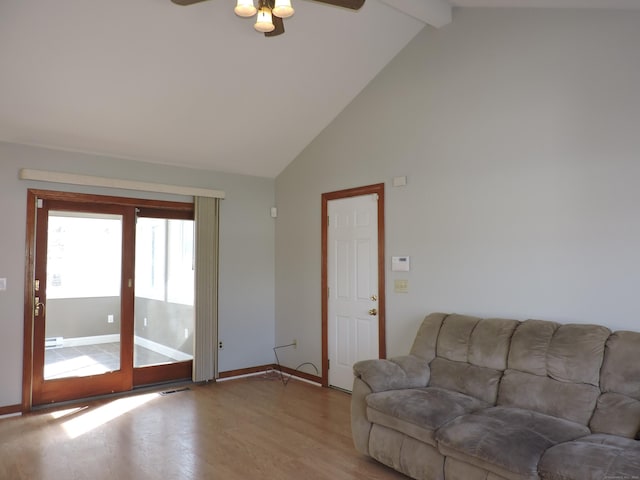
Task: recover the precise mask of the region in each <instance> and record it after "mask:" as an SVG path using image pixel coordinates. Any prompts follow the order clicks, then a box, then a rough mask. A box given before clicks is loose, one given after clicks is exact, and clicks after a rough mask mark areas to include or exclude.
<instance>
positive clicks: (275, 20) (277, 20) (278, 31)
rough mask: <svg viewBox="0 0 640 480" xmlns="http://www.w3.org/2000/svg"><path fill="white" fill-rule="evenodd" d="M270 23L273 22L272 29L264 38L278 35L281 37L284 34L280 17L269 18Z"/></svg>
mask: <svg viewBox="0 0 640 480" xmlns="http://www.w3.org/2000/svg"><path fill="white" fill-rule="evenodd" d="M271 21H272V22H273V25H274V27H276V28H274V29H273V30H271V31H270V32H265V34H264V36H265V37H276V36H278V35H282V34H283V33H284V22H283V21H282V19H281V18H280V17H276V16H275V15H272V16H271Z"/></svg>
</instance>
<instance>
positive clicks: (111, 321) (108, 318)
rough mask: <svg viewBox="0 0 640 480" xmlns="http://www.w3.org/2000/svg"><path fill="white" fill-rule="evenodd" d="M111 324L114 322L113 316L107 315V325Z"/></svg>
mask: <svg viewBox="0 0 640 480" xmlns="http://www.w3.org/2000/svg"><path fill="white" fill-rule="evenodd" d="M113 322H114V320H113V315H111V314H109V315H107V323H113Z"/></svg>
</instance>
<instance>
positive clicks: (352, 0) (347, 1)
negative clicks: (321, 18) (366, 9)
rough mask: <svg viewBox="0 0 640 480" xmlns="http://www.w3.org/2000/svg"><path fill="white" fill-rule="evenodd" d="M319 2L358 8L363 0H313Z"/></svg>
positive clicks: (352, 8)
mask: <svg viewBox="0 0 640 480" xmlns="http://www.w3.org/2000/svg"><path fill="white" fill-rule="evenodd" d="M315 1H316V2H320V3H328V4H329V5H335V6H336V7H342V8H350V9H351V10H359V9H360V7H362V5H364V0H315Z"/></svg>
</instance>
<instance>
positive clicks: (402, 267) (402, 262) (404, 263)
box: [391, 257, 409, 272]
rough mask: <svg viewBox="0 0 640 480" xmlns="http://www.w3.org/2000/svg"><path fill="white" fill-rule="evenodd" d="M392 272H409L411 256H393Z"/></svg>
mask: <svg viewBox="0 0 640 480" xmlns="http://www.w3.org/2000/svg"><path fill="white" fill-rule="evenodd" d="M391 271H392V272H408V271H409V257H391Z"/></svg>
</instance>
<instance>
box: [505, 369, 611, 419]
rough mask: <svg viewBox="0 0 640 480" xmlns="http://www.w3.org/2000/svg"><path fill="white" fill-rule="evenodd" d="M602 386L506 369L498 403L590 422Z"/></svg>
mask: <svg viewBox="0 0 640 480" xmlns="http://www.w3.org/2000/svg"><path fill="white" fill-rule="evenodd" d="M599 395H600V390H599V389H598V388H597V387H594V386H593V385H586V384H579V383H565V382H559V381H557V380H553V379H552V378H549V377H540V376H538V375H532V374H530V373H523V372H519V371H518V370H507V371H506V372H504V376H503V377H502V381H501V382H500V393H499V394H498V405H501V406H505V407H518V408H524V409H528V410H533V411H536V412H539V413H544V414H546V415H552V416H554V417H559V418H564V419H567V420H569V421H572V422H577V423H582V424H583V425H587V424H588V423H589V419H590V418H591V415H592V414H593V410H594V408H595V406H596V402H597V400H598V396H599Z"/></svg>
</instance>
